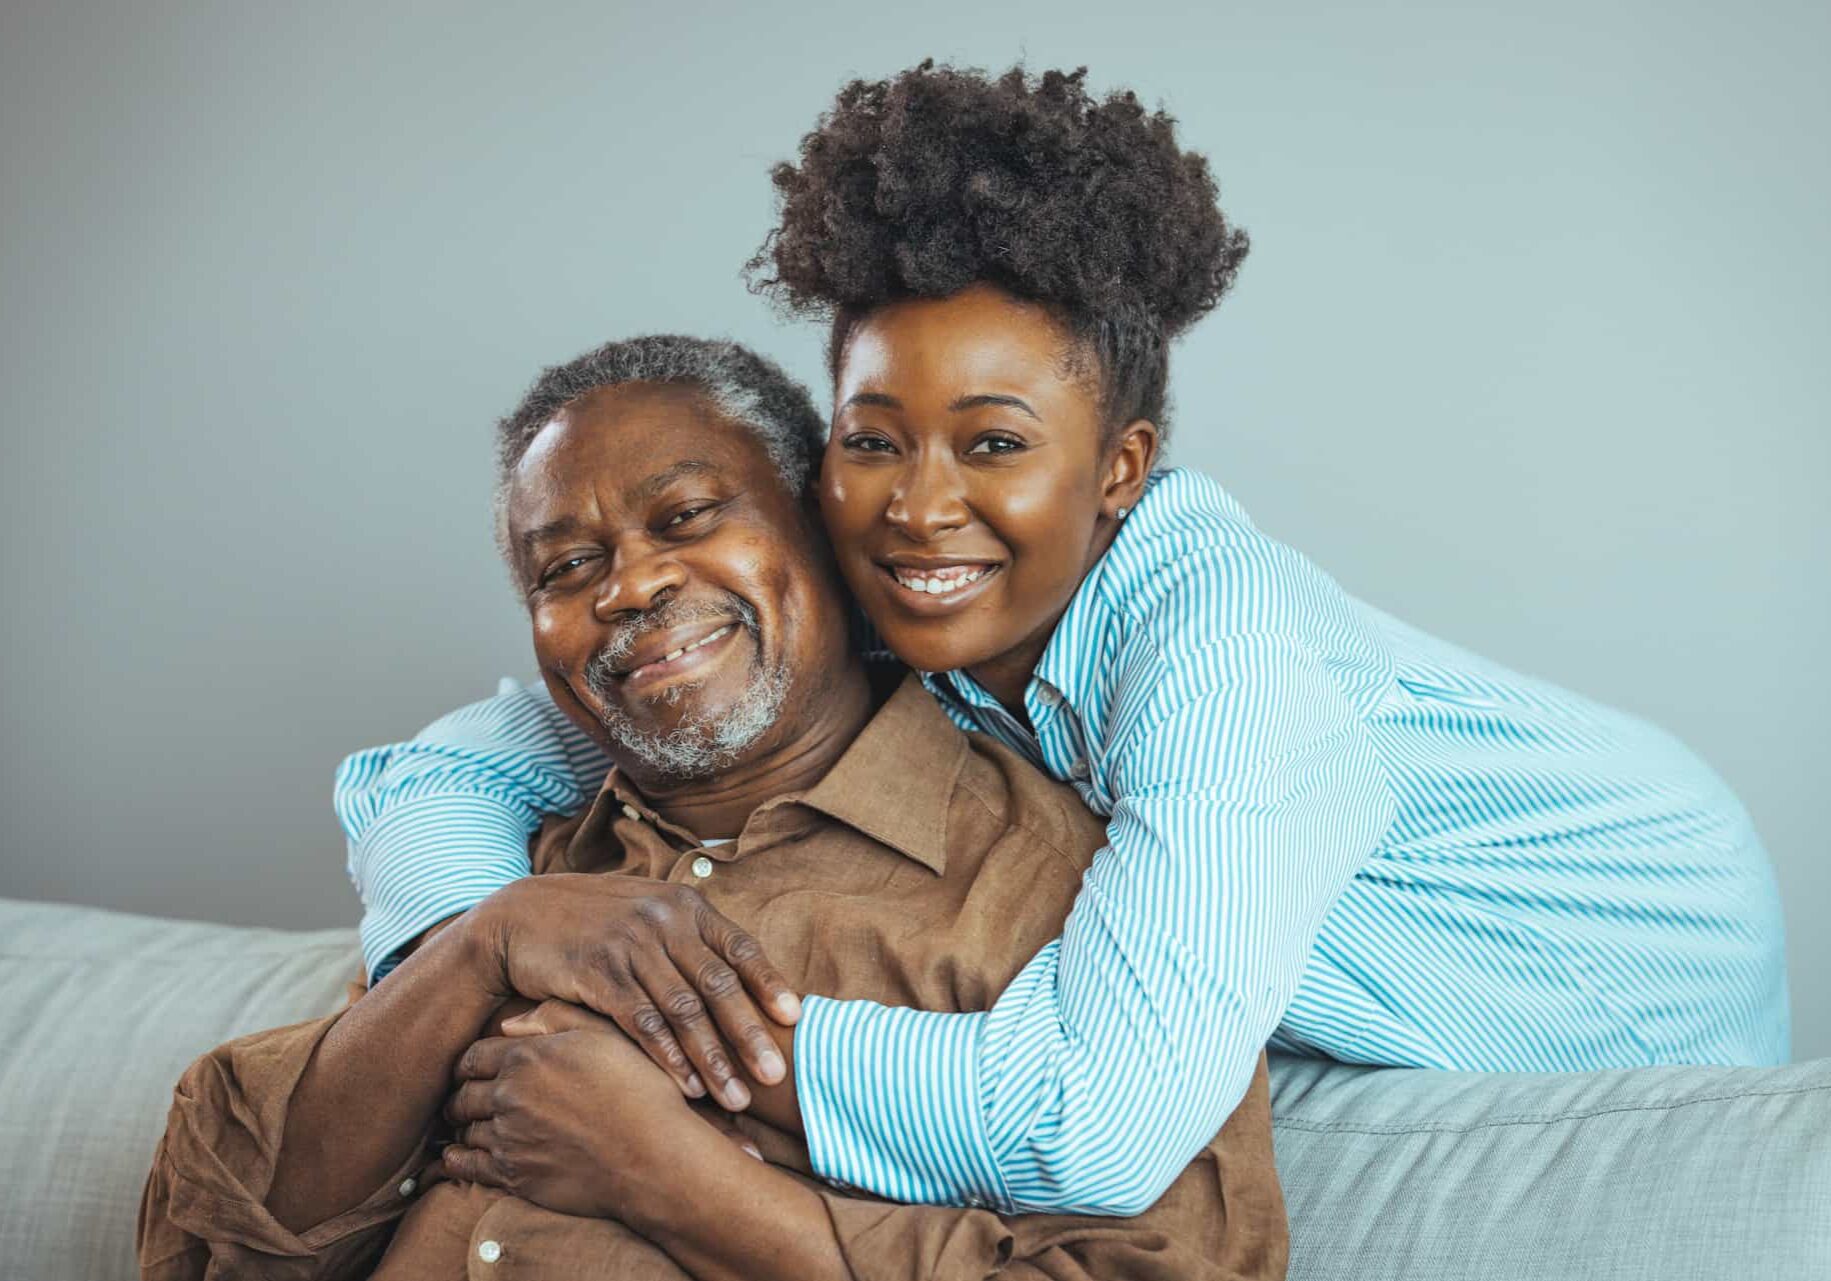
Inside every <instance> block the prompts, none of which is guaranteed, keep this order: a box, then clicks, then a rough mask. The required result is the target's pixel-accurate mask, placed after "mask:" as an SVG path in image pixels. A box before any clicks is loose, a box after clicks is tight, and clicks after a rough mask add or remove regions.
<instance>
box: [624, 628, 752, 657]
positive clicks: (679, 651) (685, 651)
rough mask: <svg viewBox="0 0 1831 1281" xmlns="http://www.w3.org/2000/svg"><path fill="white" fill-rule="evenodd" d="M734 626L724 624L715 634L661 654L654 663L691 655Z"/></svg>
mask: <svg viewBox="0 0 1831 1281" xmlns="http://www.w3.org/2000/svg"><path fill="white" fill-rule="evenodd" d="M735 626H737V624H735V623H726V624H725V625H724V626H723V627H721V628H719V629H718V630H717V631H716V632H713V633H711V634H710V635H708V636H702V637H700V638H699V639H698V640H696V641H694V642H693V643H692V644H691V645H682V646H681V647H680V648H679V649H677V650H674V651H672V652H671V653H667V654H663V655H662V656H661V657H660V658H658V659H656V660H655V662H658V663H671V662H673V661H674V660H675V659H677V658H679V657H680V656H681V655H682V654H691V653H692V652H693V651H694V650H696V649H698V648H699V647H700V646H701V645H710V644H711V643H712V642H713V641H715V640H717V639H718V638H719V637H721V636H723V635H724V634H725V633H726V632H728V631H730V630H731V629H732V628H733V627H735ZM646 665H647V666H650V667H652V666H654V664H653V663H650V664H646Z"/></svg>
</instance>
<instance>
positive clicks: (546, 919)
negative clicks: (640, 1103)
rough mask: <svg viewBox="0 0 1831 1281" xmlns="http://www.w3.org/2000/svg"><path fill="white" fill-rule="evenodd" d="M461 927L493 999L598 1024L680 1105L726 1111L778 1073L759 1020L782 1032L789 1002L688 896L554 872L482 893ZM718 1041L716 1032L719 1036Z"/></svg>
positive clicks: (720, 920) (755, 955) (792, 1016)
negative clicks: (570, 1010) (635, 1050)
mask: <svg viewBox="0 0 1831 1281" xmlns="http://www.w3.org/2000/svg"><path fill="white" fill-rule="evenodd" d="M474 915H475V918H476V919H475V920H474V921H473V922H472V923H471V924H472V928H473V933H474V935H475V937H477V938H478V939H479V940H480V946H481V947H482V948H483V950H484V953H485V958H486V959H485V970H486V972H487V973H492V974H494V975H495V980H494V981H495V982H496V983H497V984H498V985H499V988H500V992H501V994H502V995H504V996H508V995H510V994H512V993H519V994H520V995H522V996H526V997H530V998H533V999H535V1000H544V999H547V998H555V999H558V1000H560V1001H566V1002H571V1003H573V1004H575V1005H581V1006H585V1007H587V1008H588V1009H592V1010H596V1011H598V1012H599V1013H600V1014H603V1015H606V1016H607V1017H609V1018H610V1019H611V1020H612V1021H613V1022H614V1023H615V1024H616V1025H617V1026H618V1027H619V1028H621V1029H622V1030H623V1031H624V1032H625V1033H627V1034H628V1036H629V1037H630V1038H631V1039H632V1040H633V1041H634V1042H635V1043H636V1044H637V1045H639V1046H640V1047H641V1048H642V1050H643V1051H644V1052H646V1053H647V1055H648V1056H649V1058H651V1059H653V1060H654V1062H655V1063H656V1064H657V1065H659V1066H660V1067H661V1068H662V1069H663V1070H664V1071H665V1072H667V1074H668V1075H669V1076H671V1077H672V1078H673V1079H674V1081H675V1083H676V1084H677V1085H678V1087H679V1089H680V1091H681V1092H682V1093H684V1094H686V1095H687V1096H688V1097H689V1098H699V1097H701V1096H703V1095H705V1094H706V1092H707V1087H708V1086H710V1089H711V1092H712V1097H713V1099H714V1100H715V1101H717V1102H718V1103H720V1104H722V1105H724V1106H725V1107H727V1108H730V1109H731V1110H733V1111H741V1110H742V1109H744V1108H746V1107H748V1106H749V1104H750V1099H751V1095H750V1090H749V1088H748V1087H747V1086H746V1085H745V1083H744V1082H743V1081H742V1080H741V1079H739V1077H738V1075H737V1072H736V1071H735V1069H734V1067H733V1059H734V1056H733V1054H732V1052H731V1050H730V1049H728V1048H727V1046H728V1045H729V1046H731V1047H735V1049H736V1052H737V1053H736V1057H737V1058H738V1059H740V1060H741V1061H742V1062H743V1064H744V1066H745V1068H746V1070H748V1072H749V1073H750V1075H751V1077H752V1079H754V1080H756V1081H758V1082H760V1083H762V1084H764V1085H775V1084H777V1083H778V1082H780V1081H781V1080H782V1079H783V1078H784V1076H785V1075H786V1073H787V1065H786V1063H785V1062H784V1060H783V1057H782V1054H781V1052H780V1051H779V1050H778V1049H777V1048H776V1042H775V1039H774V1038H773V1037H772V1036H771V1035H770V1033H769V1030H768V1029H767V1028H766V1027H765V1026H764V1022H763V1014H762V1012H761V1011H765V1010H766V1011H768V1012H769V1014H770V1016H771V1017H772V1018H773V1019H774V1020H775V1021H776V1022H777V1023H780V1024H782V1025H784V1026H787V1025H790V1024H792V1023H794V1021H795V1020H796V1018H798V1017H799V1016H800V1011H801V1003H800V1001H799V1000H798V999H797V998H796V996H795V994H794V992H793V991H792V990H791V989H790V988H789V986H788V983H787V981H786V980H784V979H783V977H782V975H781V973H780V972H779V971H778V970H777V969H776V967H775V966H774V965H773V964H771V963H770V961H769V958H768V957H766V956H764V954H763V948H762V946H761V945H760V944H759V943H758V942H757V941H756V940H755V939H754V938H752V937H751V936H750V935H749V934H747V933H746V932H745V931H744V930H742V929H740V928H739V927H738V926H737V925H736V924H734V923H733V922H732V921H731V920H729V919H728V918H727V917H726V916H724V914H722V913H721V912H719V911H718V910H717V909H716V908H714V907H713V906H712V905H711V904H709V903H707V902H706V900H705V898H704V896H702V895H701V894H700V893H699V891H698V890H695V889H693V888H692V887H691V886H687V885H671V884H667V883H665V882H660V881H651V880H646V879H642V878H638V877H624V876H602V875H591V874H570V873H559V874H553V875H547V876H535V877H529V878H526V879H524V880H520V881H516V882H515V883H513V884H512V885H508V886H506V887H504V888H503V889H501V890H498V891H497V892H496V893H495V894H492V895H491V896H490V897H489V898H488V899H485V900H484V902H483V903H481V904H479V905H478V906H477V908H475V909H474ZM721 1034H722V1035H721Z"/></svg>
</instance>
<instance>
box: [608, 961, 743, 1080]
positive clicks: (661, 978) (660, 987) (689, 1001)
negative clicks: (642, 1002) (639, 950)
mask: <svg viewBox="0 0 1831 1281" xmlns="http://www.w3.org/2000/svg"><path fill="white" fill-rule="evenodd" d="M636 981H637V982H638V983H640V984H641V985H642V987H643V990H644V991H646V992H647V993H648V995H649V1003H650V1008H651V1009H653V1010H654V1012H655V1014H656V1015H657V1016H658V1017H660V1018H661V1019H662V1020H664V1021H665V1022H666V1023H667V1025H668V1027H669V1028H670V1029H672V1031H673V1034H674V1036H675V1038H676V1039H677V1040H678V1041H679V1043H680V1046H681V1048H682V1049H683V1050H685V1051H686V1054H687V1057H688V1058H689V1059H691V1060H692V1063H693V1067H694V1068H695V1069H696V1070H697V1072H698V1074H699V1077H700V1079H701V1080H702V1081H704V1082H705V1085H706V1089H707V1090H708V1091H710V1094H711V1097H712V1099H713V1101H714V1102H717V1103H720V1104H722V1105H724V1106H725V1107H728V1108H730V1109H731V1110H732V1111H734V1112H738V1111H742V1110H743V1109H744V1108H747V1107H749V1106H750V1089H749V1087H748V1086H746V1085H745V1084H744V1082H743V1081H742V1080H740V1079H739V1077H738V1073H737V1070H736V1068H735V1067H734V1066H733V1064H732V1060H731V1053H730V1051H729V1050H727V1049H726V1048H725V1042H724V1038H722V1037H721V1036H720V1035H719V1032H718V1027H717V1025H716V1024H715V1023H714V1022H713V1021H712V1016H711V1013H710V1010H709V1008H708V1007H707V1005H706V1002H705V999H704V998H703V997H701V996H700V994H699V991H698V989H697V988H696V987H695V986H694V985H693V983H692V982H691V981H690V980H689V979H688V978H687V977H686V976H685V975H683V974H682V973H681V972H680V968H679V967H678V966H677V965H675V963H674V961H673V958H671V957H669V956H667V955H666V954H665V953H664V954H662V955H660V956H644V957H639V958H637V961H636ZM651 1057H653V1056H651Z"/></svg>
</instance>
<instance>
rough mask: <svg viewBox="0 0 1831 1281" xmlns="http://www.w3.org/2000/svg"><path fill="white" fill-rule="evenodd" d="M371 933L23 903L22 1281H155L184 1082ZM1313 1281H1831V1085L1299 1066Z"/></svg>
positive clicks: (1295, 1222) (319, 987)
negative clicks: (142, 1277) (148, 1249)
mask: <svg viewBox="0 0 1831 1281" xmlns="http://www.w3.org/2000/svg"><path fill="white" fill-rule="evenodd" d="M356 968H357V953H356V943H355V934H354V932H353V931H351V930H323V931H316V932H310V933H289V932H285V931H277V930H255V929H239V928H233V927H229V926H223V925H205V924H198V923H192V922H183V921H166V920H154V919H151V918H147V917H137V916H127V915H122V914H119V913H113V912H103V911H99V910H96V909H92V908H82V907H68V906H63V905H59V904H47V903H22V902H14V901H10V900H3V899H0V1026H3V1027H4V1028H5V1034H6V1053H5V1055H4V1057H0V1277H5V1278H18V1279H20V1281H118V1279H125V1278H129V1277H132V1276H134V1275H135V1266H134V1260H133V1237H134V1216H135V1211H136V1208H137V1206H138V1204H139V1196H140V1186H141V1180H142V1179H143V1177H144V1175H145V1172H146V1167H147V1164H148V1161H149V1159H150V1156H151V1153H152V1148H153V1144H154V1142H155V1140H156V1139H157V1137H158V1135H159V1132H160V1130H161V1129H162V1128H163V1127H164V1123H165V1110H166V1107H167V1104H168V1102H169V1099H170V1091H171V1087H172V1083H173V1082H174V1081H175V1080H176V1078H177V1076H178V1074H179V1072H180V1071H182V1070H183V1068H184V1066H185V1065H186V1064H187V1063H188V1062H189V1061H190V1060H191V1059H192V1058H194V1057H195V1056H196V1055H198V1054H200V1053H201V1052H203V1051H204V1050H207V1049H209V1048H210V1047H211V1046H213V1045H216V1044H218V1043H219V1042H221V1041H224V1040H227V1039H229V1038H231V1037H234V1036H238V1035H241V1034H243V1033H245V1032H251V1031H255V1030H257V1029H259V1028H263V1027H272V1026H277V1025H279V1024H283V1023H289V1022H294V1021H297V1020H299V1019H304V1018H309V1017H312V1016H314V1015H317V1014H321V1013H324V1012H326V1011H329V1010H332V1009H334V1008H336V1006H337V1005H338V1004H339V1002H340V1001H341V1000H342V998H343V993H344V984H345V983H346V982H347V981H348V980H349V979H351V978H353V977H354V976H355V974H356ZM1272 1090H1273V1108H1274V1112H1275V1114H1276V1117H1277V1149H1278V1165H1279V1170H1280V1172H1281V1173H1282V1176H1283V1179H1284V1186H1285V1195H1286V1198H1287V1201H1288V1203H1289V1207H1290V1217H1291V1233H1292V1258H1291V1276H1292V1278H1294V1279H1297V1281H1320V1279H1322V1278H1342V1279H1344V1281H1346V1279H1349V1278H1352V1279H1354V1281H1379V1279H1385V1278H1394V1279H1398V1278H1403V1279H1404V1281H1528V1279H1531V1281H1538V1279H1540V1278H1542V1279H1544V1281H1553V1279H1555V1281H1569V1279H1570V1278H1585V1277H1586V1278H1597V1279H1598V1281H1637V1279H1640V1278H1645V1279H1646V1281H1689V1279H1690V1278H1698V1279H1699V1281H1702V1279H1704V1278H1709V1279H1710V1281H1719V1279H1720V1278H1724V1277H1737V1278H1742V1277H1747V1278H1764V1279H1765V1278H1800V1279H1801V1281H1831V1060H1819V1061H1817V1062H1811V1063H1796V1064H1792V1065H1790V1066H1787V1067H1780V1068H1766V1069H1724V1068H1658V1069H1647V1070H1642V1071H1633V1072H1603V1073H1593V1074H1585V1075H1480V1074H1474V1073H1458V1072H1431V1071H1416V1070H1403V1069H1372V1068H1355V1067H1343V1066H1340V1065H1331V1064H1325V1063H1320V1062H1315V1061H1311V1060H1302V1059H1290V1058H1274V1060H1273V1064H1272Z"/></svg>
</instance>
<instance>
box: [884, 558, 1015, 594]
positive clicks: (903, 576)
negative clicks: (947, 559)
mask: <svg viewBox="0 0 1831 1281" xmlns="http://www.w3.org/2000/svg"><path fill="white" fill-rule="evenodd" d="M890 572H891V573H892V574H894V575H895V576H896V581H897V582H898V583H900V584H901V585H902V586H904V587H907V588H908V589H909V590H910V591H912V592H927V593H928V594H929V595H930V596H946V595H947V594H949V593H950V592H957V591H960V590H961V589H962V588H965V587H970V586H971V585H972V584H974V583H976V582H978V581H979V580H980V579H982V578H984V577H985V576H986V575H987V574H989V573H991V572H992V569H991V566H989V565H987V566H982V567H981V568H978V569H971V568H968V567H967V566H965V565H961V566H957V567H951V568H948V569H937V570H931V571H929V572H928V573H925V574H918V573H915V572H913V571H909V570H902V569H893V570H891V571H890Z"/></svg>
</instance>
